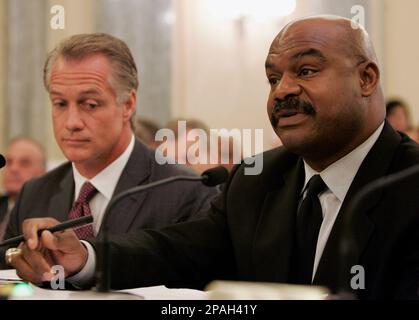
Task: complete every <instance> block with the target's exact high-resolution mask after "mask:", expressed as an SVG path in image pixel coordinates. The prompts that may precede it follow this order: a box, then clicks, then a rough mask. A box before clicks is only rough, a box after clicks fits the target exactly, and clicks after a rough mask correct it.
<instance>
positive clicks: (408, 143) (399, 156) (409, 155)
mask: <svg viewBox="0 0 419 320" xmlns="http://www.w3.org/2000/svg"><path fill="white" fill-rule="evenodd" d="M399 134H400V136H401V141H400V144H399V146H398V148H397V150H396V154H395V157H394V161H393V162H394V164H395V166H397V167H399V168H405V167H406V168H407V167H410V166H412V165H415V164H419V144H417V143H416V142H415V141H413V140H412V139H410V138H409V137H408V136H407V135H405V134H404V133H399Z"/></svg>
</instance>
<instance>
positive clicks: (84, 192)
mask: <svg viewBox="0 0 419 320" xmlns="http://www.w3.org/2000/svg"><path fill="white" fill-rule="evenodd" d="M96 193H97V189H96V188H95V187H94V186H93V185H92V184H91V183H90V182H88V181H86V182H85V183H84V184H83V186H82V187H81V190H80V193H79V197H78V198H77V200H76V202H74V204H73V207H72V208H71V210H70V213H69V214H68V218H69V219H76V218H81V217H84V216H88V215H91V214H92V212H91V211H90V206H89V201H90V200H91V199H92V198H93V197H94V195H95V194H96ZM74 231H75V233H76V235H77V237H79V239H86V238H90V237H93V235H94V234H93V227H92V224H88V225H85V226H82V227H80V228H77V229H75V230H74Z"/></svg>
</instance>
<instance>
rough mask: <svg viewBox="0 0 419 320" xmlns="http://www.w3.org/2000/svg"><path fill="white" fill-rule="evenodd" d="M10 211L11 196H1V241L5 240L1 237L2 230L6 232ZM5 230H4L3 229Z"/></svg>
mask: <svg viewBox="0 0 419 320" xmlns="http://www.w3.org/2000/svg"><path fill="white" fill-rule="evenodd" d="M8 211H9V196H7V195H2V196H0V241H1V240H3V237H2V236H1V234H2V230H4V231H6V230H5V229H6V224H7V222H8V221H9V217H8V214H7V213H8ZM3 228H4V229H3Z"/></svg>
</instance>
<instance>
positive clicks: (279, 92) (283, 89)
mask: <svg viewBox="0 0 419 320" xmlns="http://www.w3.org/2000/svg"><path fill="white" fill-rule="evenodd" d="M278 81H279V83H278V85H277V86H276V87H275V90H274V99H275V100H285V99H286V98H287V97H289V96H299V95H300V94H301V87H300V85H299V84H298V82H297V80H296V79H295V78H294V77H292V76H290V75H287V74H284V75H283V76H282V78H281V79H280V80H278Z"/></svg>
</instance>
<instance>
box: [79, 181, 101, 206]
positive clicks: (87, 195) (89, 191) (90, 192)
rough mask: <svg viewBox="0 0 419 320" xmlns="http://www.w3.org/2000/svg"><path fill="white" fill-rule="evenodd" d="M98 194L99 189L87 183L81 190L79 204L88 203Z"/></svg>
mask: <svg viewBox="0 0 419 320" xmlns="http://www.w3.org/2000/svg"><path fill="white" fill-rule="evenodd" d="M96 193H97V189H96V188H95V187H94V186H93V184H91V183H90V182H88V181H86V182H85V183H84V184H83V186H82V187H81V189H80V193H79V197H78V198H77V202H80V203H88V202H89V201H90V200H91V199H92V198H93V197H94V196H95V194H96Z"/></svg>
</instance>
